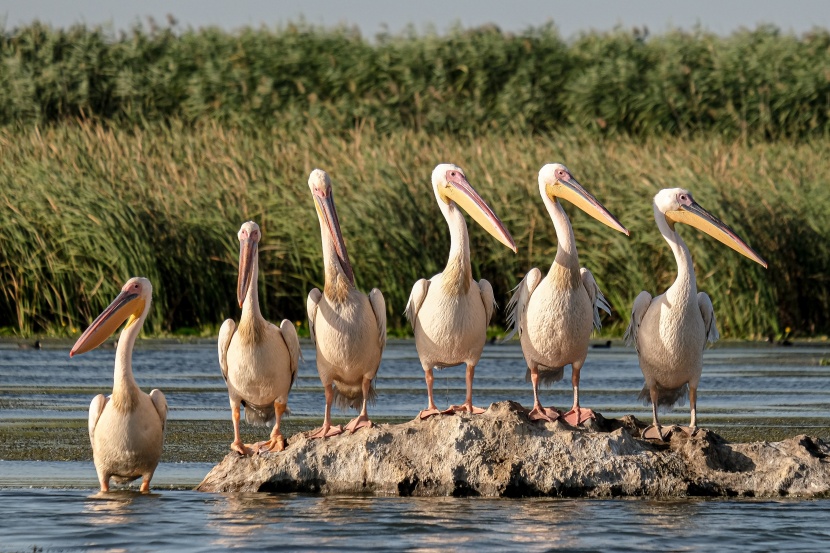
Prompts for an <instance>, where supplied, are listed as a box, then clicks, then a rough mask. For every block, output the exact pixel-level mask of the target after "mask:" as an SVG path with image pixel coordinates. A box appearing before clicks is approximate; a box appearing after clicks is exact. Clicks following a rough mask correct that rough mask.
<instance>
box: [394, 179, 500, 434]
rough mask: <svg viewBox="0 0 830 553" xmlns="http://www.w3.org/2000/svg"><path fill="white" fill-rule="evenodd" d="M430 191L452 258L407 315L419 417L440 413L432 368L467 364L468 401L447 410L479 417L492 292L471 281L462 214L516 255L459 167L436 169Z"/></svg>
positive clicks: (418, 293) (416, 293)
mask: <svg viewBox="0 0 830 553" xmlns="http://www.w3.org/2000/svg"><path fill="white" fill-rule="evenodd" d="M432 189H433V192H434V193H435V198H436V200H437V201H438V206H439V208H440V209H441V213H442V214H443V215H444V218H445V219H446V220H447V224H448V225H449V229H450V240H451V244H450V255H449V260H448V261H447V266H446V268H445V269H444V271H443V272H441V273H439V274H437V275H435V276H433V277H432V278H431V279H429V280H426V279H421V280H419V281H418V282H416V283H415V285H414V286H413V288H412V293H411V294H410V296H409V301H408V302H407V305H406V315H407V317H408V318H409V321H410V322H411V323H412V328H413V330H414V333H415V347H416V348H417V350H418V357H419V358H420V360H421V366H422V367H423V369H424V375H425V379H426V384H427V396H428V405H427V409H425V410H423V411H421V413H420V414H419V416H420V417H421V418H426V417H429V416H432V415H436V414H438V413H439V412H440V411H438V408H437V407H436V405H435V400H434V398H433V392H432V387H433V381H434V377H433V373H432V371H433V368H438V369H443V368H445V367H452V366H456V365H461V364H464V365H466V369H467V374H466V384H467V397H466V400H465V402H464V404H463V405H460V406H452V407H450V409H448V410H447V411H443V412H440V413H449V412H454V411H467V412H470V413H475V414H478V413H483V412H484V410H483V409H480V408H478V407H474V406H473V399H472V393H473V392H472V388H473V378H474V376H475V366H476V365H477V364H478V360H479V359H480V358H481V352H482V351H483V349H484V343H485V342H486V340H487V325H488V324H489V323H490V319H491V318H492V316H493V312H494V310H495V299H494V296H493V287H492V286H491V285H490V283H489V282H487V281H486V280H484V279H482V280H480V281H478V282H475V281H474V280H473V277H472V267H471V265H470V242H469V237H468V234H467V224H466V223H465V222H464V215H463V214H462V212H461V209H464V210H465V211H467V213H469V214H470V215H471V216H472V217H473V219H475V220H476V222H478V223H479V224H480V225H481V226H482V227H484V228H485V230H487V231H488V232H489V233H490V234H491V235H493V236H494V237H495V238H496V239H497V240H498V241H499V242H501V243H502V244H504V245H505V246H507V247H508V248H510V249H511V250H513V251H514V252H515V251H516V244H515V243H514V242H513V238H512V237H511V236H510V233H509V232H508V231H507V229H506V228H505V227H504V225H503V224H502V222H501V221H500V220H499V218H498V217H497V216H496V214H495V213H494V212H493V210H492V209H490V207H489V206H488V205H487V204H486V203H485V202H484V200H483V199H481V197H480V196H479V195H478V193H477V192H476V191H475V190H474V189H473V187H472V186H471V185H470V183H469V182H468V181H467V177H466V176H465V175H464V171H463V170H461V168H460V167H458V166H456V165H452V164H441V165H438V166H437V167H436V168H435V170H434V171H433V172H432Z"/></svg>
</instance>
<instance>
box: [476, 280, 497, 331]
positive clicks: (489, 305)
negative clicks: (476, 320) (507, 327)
mask: <svg viewBox="0 0 830 553" xmlns="http://www.w3.org/2000/svg"><path fill="white" fill-rule="evenodd" d="M478 289H479V290H480V291H481V302H482V303H483V304H484V316H485V317H486V318H487V324H488V325H489V324H490V319H492V318H493V313H494V312H495V311H496V296H495V294H493V287H492V286H491V285H490V283H489V282H487V281H486V280H484V279H481V280H479V281H478Z"/></svg>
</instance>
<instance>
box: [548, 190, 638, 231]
mask: <svg viewBox="0 0 830 553" xmlns="http://www.w3.org/2000/svg"><path fill="white" fill-rule="evenodd" d="M545 192H547V194H548V197H549V198H550V199H551V200H553V199H555V197H559V198H562V199H564V200H568V201H569V202H571V203H572V204H574V205H575V206H576V207H578V208H579V209H581V210H582V211H584V212H585V213H587V214H588V215H590V216H591V217H593V218H594V219H596V220H597V221H599V222H600V223H604V224H606V225H608V226H609V227H611V228H612V229H614V230H618V231H620V232H621V233H623V234H625V235H626V236H629V235H630V233H629V232H628V229H627V228H625V227H624V226H622V223H620V222H619V221H618V220H617V218H616V217H614V216H613V215H611V213H610V212H609V211H608V210H607V209H605V206H603V205H602V204H601V203H599V201H597V199H596V198H594V196H593V195H591V193H590V192H588V191H587V190H585V189H584V188H583V187H582V185H581V184H579V183H578V182H576V179H569V180H568V181H564V182H563V181H559V180H557V181H556V183H555V184H547V185H546V186H545Z"/></svg>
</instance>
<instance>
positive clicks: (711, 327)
mask: <svg viewBox="0 0 830 553" xmlns="http://www.w3.org/2000/svg"><path fill="white" fill-rule="evenodd" d="M697 306H698V307H699V308H700V314H701V315H702V316H703V324H704V325H706V340H707V341H708V342H709V343H710V344H714V343H715V342H717V341H718V339H720V333H719V332H718V324H717V322H716V321H715V308H714V307H712V300H711V299H710V298H709V295H708V294H707V293H706V292H698V294H697Z"/></svg>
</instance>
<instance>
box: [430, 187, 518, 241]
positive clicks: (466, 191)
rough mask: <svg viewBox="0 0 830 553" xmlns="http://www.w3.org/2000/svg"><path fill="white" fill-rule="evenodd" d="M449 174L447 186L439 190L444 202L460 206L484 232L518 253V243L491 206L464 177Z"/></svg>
mask: <svg viewBox="0 0 830 553" xmlns="http://www.w3.org/2000/svg"><path fill="white" fill-rule="evenodd" d="M449 173H450V171H448V172H447V178H446V185H445V186H443V187H441V188H439V192H440V194H441V196H442V198H443V199H444V201H445V202H447V203H449V202H450V200H451V201H453V202H455V203H456V204H458V206H459V207H461V208H462V209H464V211H466V212H467V213H469V214H470V217H472V218H473V219H475V221H476V222H477V223H478V224H479V225H481V226H482V227H483V228H484V230H486V231H487V232H489V233H490V234H491V235H493V237H494V238H495V239H496V240H498V241H499V242H501V243H502V244H504V245H505V246H507V247H508V248H510V249H511V250H513V253H516V243H515V242H514V241H513V237H512V236H510V233H509V232H507V229H506V228H505V227H504V223H502V222H501V220H500V219H499V218H498V217H497V216H496V214H495V213H494V212H493V210H492V209H490V206H488V205H487V204H486V203H485V202H484V200H482V199H481V196H479V195H478V192H476V191H475V190H474V189H473V187H472V186H471V185H470V183H469V182H467V179H466V178H465V177H464V175H461V174H460V173H455V176H451V175H450V174H449Z"/></svg>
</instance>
